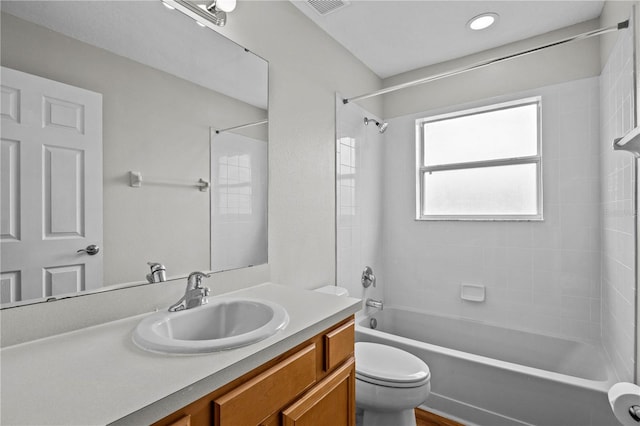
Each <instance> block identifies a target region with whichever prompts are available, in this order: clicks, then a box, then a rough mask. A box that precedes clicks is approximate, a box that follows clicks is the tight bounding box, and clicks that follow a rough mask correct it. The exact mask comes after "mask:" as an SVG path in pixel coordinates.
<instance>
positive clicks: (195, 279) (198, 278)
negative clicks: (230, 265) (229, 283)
mask: <svg viewBox="0 0 640 426" xmlns="http://www.w3.org/2000/svg"><path fill="white" fill-rule="evenodd" d="M210 276H211V274H205V273H204V272H199V271H196V272H192V273H190V274H189V278H187V282H188V283H189V284H191V283H194V286H193V288H202V279H203V278H209V277H210Z"/></svg>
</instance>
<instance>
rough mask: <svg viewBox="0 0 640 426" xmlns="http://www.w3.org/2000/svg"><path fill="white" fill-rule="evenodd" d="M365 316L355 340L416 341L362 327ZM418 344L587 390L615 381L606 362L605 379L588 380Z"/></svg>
mask: <svg viewBox="0 0 640 426" xmlns="http://www.w3.org/2000/svg"><path fill="white" fill-rule="evenodd" d="M415 312H419V311H415ZM419 313H420V312H419ZM367 318H368V317H364V316H362V317H360V320H359V321H356V341H358V334H362V335H368V336H373V337H374V338H375V337H376V335H378V334H382V335H383V336H384V337H386V338H387V339H389V340H390V341H396V342H398V343H400V344H404V345H406V346H415V342H417V341H416V340H414V339H409V338H406V337H402V336H396V335H395V334H391V333H387V332H384V331H380V330H372V329H371V328H369V327H364V326H362V325H360V322H361V321H362V320H366V319H367ZM419 345H420V346H422V347H424V348H426V349H427V350H431V351H433V352H439V353H442V354H445V355H447V356H451V357H454V358H457V359H463V360H467V361H472V362H478V363H481V364H487V365H491V366H493V367H495V368H499V369H503V370H507V371H510V372H513V373H516V374H521V375H526V376H533V377H539V378H542V379H546V380H550V381H553V382H556V383H568V384H571V385H573V386H576V387H579V388H582V389H587V390H593V391H598V392H605V393H606V392H608V390H609V388H610V387H611V386H612V385H613V384H614V383H615V382H616V378H615V375H614V374H613V371H612V369H611V366H610V365H608V364H607V365H605V370H606V373H607V379H606V380H603V381H597V380H589V379H583V378H580V377H574V376H569V375H566V374H561V373H555V372H552V371H547V370H542V369H539V368H533V367H528V366H526V365H520V364H515V363H512V362H507V361H502V360H498V359H494V358H489V357H485V356H482V355H476V354H472V353H468V352H462V351H459V350H456V349H450V348H446V347H443V346H437V345H434V344H431V343H427V342H419ZM603 359H604V360H605V361H606V358H603ZM427 364H428V363H427Z"/></svg>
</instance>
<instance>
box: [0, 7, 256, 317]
mask: <svg viewBox="0 0 640 426" xmlns="http://www.w3.org/2000/svg"><path fill="white" fill-rule="evenodd" d="M170 3H172V4H173V5H174V6H176V5H177V6H181V5H182V6H185V5H186V6H187V9H188V8H189V7H196V6H197V5H196V4H195V2H194V3H189V2H185V1H178V2H170ZM176 3H177V4H176ZM0 7H1V11H2V22H1V27H0V29H1V43H2V44H1V49H0V53H1V60H0V62H1V63H0V65H2V70H1V73H0V79H1V83H2V111H1V113H2V128H1V129H2V130H1V131H2V134H1V137H2V146H1V151H0V173H1V176H0V177H1V179H2V181H1V185H0V198H1V199H0V209H1V210H0V219H1V236H0V238H1V241H0V242H1V244H2V246H1V247H0V249H1V251H2V253H1V257H0V269H1V271H0V272H1V288H0V290H1V291H0V297H1V300H0V301H1V304H2V305H1V306H2V307H3V308H4V307H12V306H19V305H21V304H25V303H33V302H37V301H45V300H53V299H59V298H62V297H68V296H72V295H76V294H86V293H87V292H95V291H103V290H105V289H118V288H121V287H124V286H130V285H140V284H144V283H147V282H148V281H149V280H151V281H153V280H157V279H160V277H161V275H164V276H165V277H166V278H167V279H172V278H178V277H182V276H185V275H187V274H188V273H189V272H192V271H195V270H204V271H220V270H227V269H235V268H240V267H247V266H252V265H258V264H262V263H266V262H267V221H266V217H267V216H266V215H267V211H266V203H267V194H266V190H267V182H266V181H267V176H268V173H267V160H266V155H267V134H268V132H267V126H268V124H267V119H268V112H267V104H268V99H267V91H268V64H267V62H266V61H265V60H264V59H262V58H260V57H258V56H256V55H255V54H253V53H251V52H249V51H248V50H247V49H245V48H243V47H241V46H239V45H237V44H235V43H233V42H232V41H230V40H228V39H226V38H225V37H223V36H222V35H220V34H219V33H217V32H215V31H213V30H212V29H211V28H206V27H203V26H201V25H197V23H196V21H195V20H194V16H193V15H191V16H189V14H188V13H186V12H185V9H184V7H183V8H182V11H181V10H176V9H171V8H168V7H165V5H164V3H163V2H161V1H160V0H157V1H156V0H148V1H73V2H70V1H2V3H1V4H0ZM177 9H181V8H180V7H178V8H177ZM149 263H158V264H162V265H163V266H164V268H165V272H164V274H159V273H157V274H156V275H155V276H154V275H150V276H147V275H148V274H150V273H151V266H150V265H149ZM151 285H157V284H151Z"/></svg>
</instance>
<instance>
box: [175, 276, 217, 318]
mask: <svg viewBox="0 0 640 426" xmlns="http://www.w3.org/2000/svg"><path fill="white" fill-rule="evenodd" d="M210 276H211V274H205V273H204V272H192V273H190V274H189V278H187V288H186V290H185V291H184V296H182V298H181V299H180V300H178V301H177V302H176V303H174V304H173V305H171V306H170V307H169V311H170V312H176V311H182V310H184V309H191V308H195V307H197V306H202V305H206V304H207V302H208V300H207V296H208V295H209V289H208V288H207V287H203V286H202V279H203V278H209V277H210Z"/></svg>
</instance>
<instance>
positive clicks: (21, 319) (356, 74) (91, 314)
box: [1, 1, 382, 345]
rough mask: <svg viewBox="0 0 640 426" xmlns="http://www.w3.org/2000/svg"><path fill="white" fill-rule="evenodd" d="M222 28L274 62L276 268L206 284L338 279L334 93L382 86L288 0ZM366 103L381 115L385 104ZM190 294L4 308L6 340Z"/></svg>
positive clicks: (172, 288) (147, 291) (242, 8)
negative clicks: (27, 327)
mask: <svg viewBox="0 0 640 426" xmlns="http://www.w3.org/2000/svg"><path fill="white" fill-rule="evenodd" d="M220 32H221V33H223V34H225V35H227V36H228V37H230V38H232V39H233V40H234V41H236V42H237V43H240V44H241V45H243V46H244V47H246V48H248V49H250V50H252V51H253V52H255V53H256V54H258V55H260V56H262V57H263V58H265V59H266V60H268V61H269V76H270V79H269V218H268V220H269V265H268V266H266V267H258V268H248V269H241V270H236V271H230V272H227V273H220V274H215V275H214V276H213V277H212V278H210V279H209V280H208V283H207V285H209V286H210V287H211V290H212V294H219V293H220V292H223V291H231V290H233V289H236V288H241V287H245V286H249V285H252V284H255V283H258V282H263V281H267V280H269V279H270V278H271V280H272V281H274V282H278V283H281V284H285V285H292V286H298V287H304V288H314V287H318V286H320V285H323V284H328V283H334V282H335V92H336V91H341V92H343V93H344V94H345V95H347V96H351V95H352V94H354V93H355V94H359V93H365V92H369V91H372V90H376V89H379V88H380V87H381V81H380V79H379V78H378V77H377V76H376V75H375V74H374V73H373V72H371V71H370V70H369V69H368V68H366V67H365V66H364V65H363V64H362V63H361V62H360V61H358V60H357V59H355V58H354V57H353V56H352V55H351V54H350V53H348V52H347V51H346V50H345V49H344V48H343V47H341V46H339V45H338V44H337V42H336V41H335V40H333V39H332V38H331V37H329V36H328V35H327V34H326V33H324V32H323V31H322V30H320V29H319V28H317V27H316V26H315V25H314V24H313V23H312V22H311V21H310V20H309V19H308V18H306V17H305V16H304V15H303V14H302V13H301V12H300V11H299V10H298V9H297V8H296V7H295V6H293V5H291V4H290V3H289V2H288V1H242V2H239V4H238V7H237V9H236V10H235V11H234V12H233V13H232V14H230V15H229V20H228V22H227V25H226V27H224V28H222V29H221V31H220ZM366 105H367V108H368V109H369V110H371V111H373V112H374V113H376V114H377V115H380V113H381V111H382V108H381V104H380V100H374V101H372V102H369V103H367V104H366ZM233 124H236V123H231V124H229V125H233ZM205 158H206V157H205ZM183 291H184V283H183V282H182V281H176V282H171V283H166V284H165V285H162V286H145V287H141V288H134V289H125V290H118V291H117V292H110V293H108V294H96V295H92V296H84V297H82V298H76V299H72V300H64V301H58V302H55V303H50V304H46V305H45V304H40V305H34V306H31V307H28V308H20V309H11V310H4V311H2V322H1V324H2V342H1V343H2V345H6V344H11V343H16V342H20V341H24V340H25V339H31V338H37V337H42V336H46V335H47V334H49V333H58V332H63V331H65V330H69V329H74V328H79V327H86V326H89V325H92V324H99V323H101V322H105V321H110V320H113V319H117V318H121V317H123V316H127V315H134V314H137V313H141V312H148V311H151V310H153V309H154V308H155V307H158V306H161V305H163V304H164V305H166V306H168V305H169V304H170V303H173V302H174V301H175V300H177V298H176V296H178V295H179V294H180V293H181V292H183ZM178 297H179V296H178ZM26 319H28V321H25V320H26ZM25 322H28V325H29V329H28V330H27V329H25V328H24V326H25Z"/></svg>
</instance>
